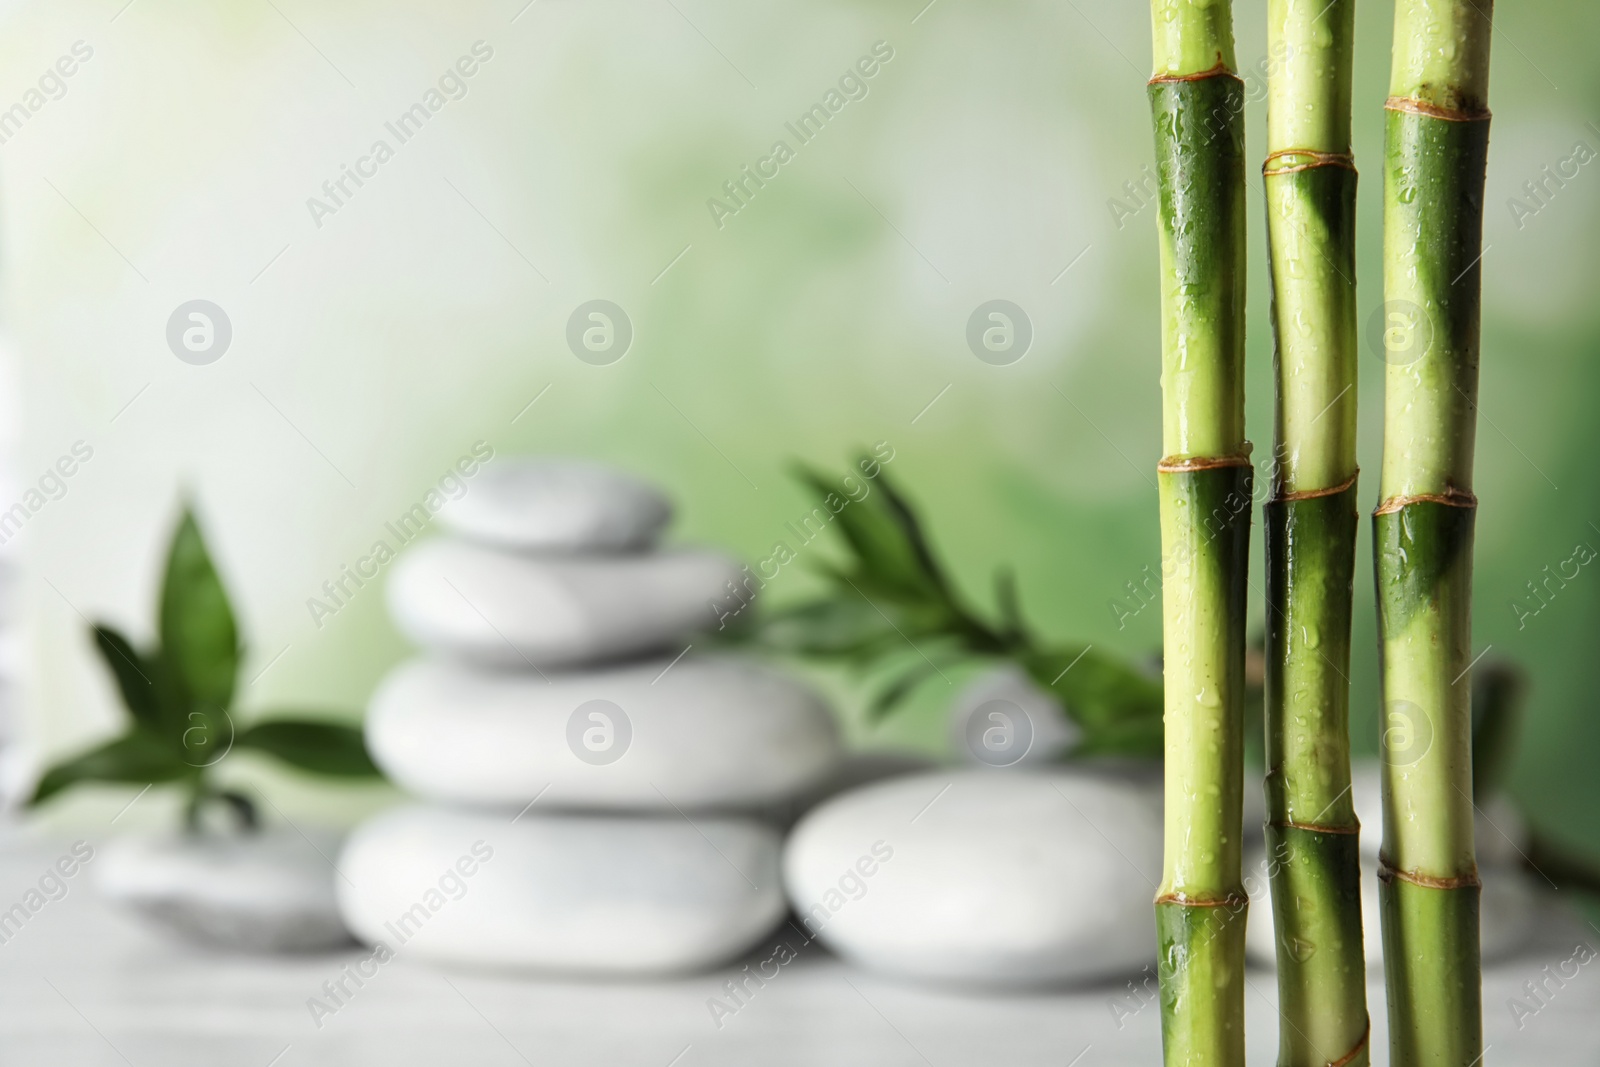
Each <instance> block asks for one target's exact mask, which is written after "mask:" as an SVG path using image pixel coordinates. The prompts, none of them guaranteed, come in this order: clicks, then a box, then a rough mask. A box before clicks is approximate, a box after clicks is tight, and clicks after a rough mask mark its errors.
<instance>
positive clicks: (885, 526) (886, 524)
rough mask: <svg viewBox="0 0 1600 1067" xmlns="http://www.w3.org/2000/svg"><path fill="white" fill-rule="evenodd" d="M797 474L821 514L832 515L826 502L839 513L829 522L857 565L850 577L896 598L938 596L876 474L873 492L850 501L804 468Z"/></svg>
mask: <svg viewBox="0 0 1600 1067" xmlns="http://www.w3.org/2000/svg"><path fill="white" fill-rule="evenodd" d="M797 473H798V476H799V478H800V479H801V480H802V481H804V482H805V483H806V484H807V485H809V486H810V487H811V488H812V490H813V491H814V492H815V493H816V494H817V497H818V499H819V500H820V501H822V507H823V508H824V509H826V510H828V511H829V512H830V513H832V512H833V507H830V502H832V503H833V504H834V505H836V506H838V507H839V509H838V511H837V513H836V514H834V522H835V523H836V524H837V526H838V527H839V532H840V534H841V535H842V536H843V537H844V540H845V543H846V544H847V545H848V547H849V548H850V550H851V552H852V553H853V555H854V556H855V559H856V561H857V563H858V566H857V567H856V568H852V570H853V571H854V572H855V573H857V574H859V575H861V576H863V577H867V576H870V578H871V579H872V581H873V582H874V584H876V585H878V586H879V587H881V588H882V589H884V590H886V591H892V592H893V594H894V595H895V596H896V597H897V598H909V599H927V598H929V597H934V596H937V595H938V588H937V583H936V582H935V581H934V580H933V579H932V576H931V575H930V573H929V572H928V571H927V570H926V569H925V568H924V566H923V562H922V559H921V558H920V556H919V554H918V551H917V545H916V543H915V541H914V540H913V538H912V537H910V536H908V534H907V530H906V527H905V525H904V524H903V522H902V521H901V519H900V517H899V516H898V515H897V513H896V512H895V511H894V510H893V508H892V506H891V505H890V503H889V499H890V498H889V495H888V494H887V493H886V492H884V483H883V475H882V474H880V475H879V476H878V481H879V486H878V488H877V489H876V490H874V491H872V492H870V493H868V494H867V495H866V496H864V497H862V498H860V499H859V500H855V499H851V498H849V497H846V496H845V495H843V494H842V493H841V492H840V490H839V489H837V488H836V487H834V486H833V485H832V484H831V483H830V482H829V480H828V479H827V477H826V476H825V475H823V474H821V473H820V472H818V471H816V470H813V469H812V468H810V467H805V466H800V467H799V468H798V471H797ZM840 573H846V572H840Z"/></svg>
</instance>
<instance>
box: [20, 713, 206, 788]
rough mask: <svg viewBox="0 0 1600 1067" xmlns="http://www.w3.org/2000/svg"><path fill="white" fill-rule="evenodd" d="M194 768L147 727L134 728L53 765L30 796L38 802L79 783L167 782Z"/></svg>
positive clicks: (191, 771) (184, 776)
mask: <svg viewBox="0 0 1600 1067" xmlns="http://www.w3.org/2000/svg"><path fill="white" fill-rule="evenodd" d="M194 773H195V769H194V768H193V767H190V766H189V765H187V764H185V763H184V762H183V761H182V760H181V759H179V757H178V755H177V753H176V752H175V751H174V750H173V749H172V747H171V746H170V745H168V744H166V743H165V742H163V741H162V739H161V738H159V737H157V736H155V735H154V734H152V733H150V732H149V731H147V730H143V729H138V728H135V729H133V730H130V731H129V732H128V733H125V734H123V735H122V736H121V737H118V738H115V739H113V740H111V741H107V742H106V743H105V744H102V745H99V746H98V747H96V748H92V749H90V750H89V751H87V752H84V753H82V754H80V755H77V756H74V757H72V758H71V759H68V760H64V761H62V762H61V763H58V764H56V765H55V766H54V767H51V768H50V769H49V770H48V771H46V772H45V775H44V777H42V778H40V779H39V784H38V786H37V787H36V788H35V789H34V791H33V796H32V797H31V798H29V800H28V803H29V804H30V805H33V804H39V803H41V802H43V801H45V800H48V799H49V798H50V797H52V796H54V795H55V794H57V793H59V792H61V791H62V790H63V789H66V788H67V787H68V786H71V785H76V784H78V783H79V782H140V783H146V784H148V783H153V782H170V781H173V780H175V779H178V778H186V777H188V776H190V775H192V774H194Z"/></svg>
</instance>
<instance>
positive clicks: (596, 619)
mask: <svg viewBox="0 0 1600 1067" xmlns="http://www.w3.org/2000/svg"><path fill="white" fill-rule="evenodd" d="M739 574H740V569H739V566H738V564H736V563H735V562H734V561H733V559H732V558H730V557H729V556H727V555H726V554H724V553H722V552H716V551H712V550H709V549H671V550H668V551H663V552H660V553H656V554H653V555H646V556H529V555H519V554H517V553H515V552H508V551H502V550H498V549H493V548H486V547H483V546H481V545H474V544H469V543H467V542H463V541H456V540H451V539H442V540H435V541H429V542H425V543H423V544H420V545H418V546H417V547H415V548H413V549H411V550H409V551H408V552H406V553H405V554H404V555H402V556H401V557H400V559H399V560H398V561H397V562H396V563H395V565H394V572H393V574H392V575H391V576H390V579H389V610H390V614H391V615H392V616H393V618H394V621H395V625H397V626H398V627H399V628H400V630H401V632H403V633H404V634H405V635H406V636H407V637H409V638H411V640H413V641H415V642H416V643H417V644H419V645H422V646H423V647H424V648H428V649H432V650H435V651H438V652H444V653H447V654H450V655H454V656H457V657H459V658H462V659H466V660H470V661H472V662H475V663H481V664H485V665H488V666H500V667H507V668H512V669H517V670H524V671H536V670H547V669H550V668H556V667H562V666H571V665H573V664H578V663H590V662H597V661H604V660H612V659H619V658H622V657H624V656H634V655H640V654H644V653H652V652H659V651H663V650H666V649H672V650H673V651H674V652H676V651H679V650H681V649H682V648H683V647H685V646H686V645H687V644H688V643H689V642H690V641H692V640H693V638H694V635H695V634H697V633H699V632H700V631H702V630H706V629H709V628H712V627H714V626H716V625H717V623H718V617H719V616H718V605H719V604H722V602H723V601H727V600H730V598H731V597H732V594H731V593H730V592H729V591H728V583H729V582H732V581H734V580H735V579H737V578H738V577H739ZM724 610H725V608H724Z"/></svg>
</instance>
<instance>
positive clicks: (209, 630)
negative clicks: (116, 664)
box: [160, 508, 240, 708]
mask: <svg viewBox="0 0 1600 1067" xmlns="http://www.w3.org/2000/svg"><path fill="white" fill-rule="evenodd" d="M160 629H161V658H162V660H163V661H164V662H165V663H166V664H167V666H168V667H169V668H170V669H171V670H172V672H173V675H174V676H175V677H176V678H177V679H178V681H180V682H181V683H182V685H183V688H184V690H185V691H186V692H187V693H188V694H189V695H190V696H191V697H193V698H194V699H195V700H196V701H197V702H199V703H202V704H207V705H212V706H215V707H219V708H226V707H228V706H229V705H230V704H231V703H232V702H233V686H234V679H235V678H236V677H237V675H238V673H239V658H240V654H239V632H238V628H237V626H236V624H235V622H234V618H233V609H232V608H231V607H230V606H229V605H228V594H227V591H226V590H225V589H223V587H222V579H221V578H219V577H218V575H217V570H216V567H215V566H213V565H212V562H211V555H210V553H209V552H207V551H206V545H205V540H204V539H203V538H202V537H201V535H200V527H199V525H198V524H197V523H196V522H195V518H194V513H193V512H192V511H190V510H188V509H187V508H186V509H185V510H184V513H183V518H182V519H181V520H179V522H178V528H177V530H175V531H174V532H173V535H172V547H171V549H170V550H169V551H168V554H167V572H166V575H165V577H164V579H163V581H162V585H161V611H160Z"/></svg>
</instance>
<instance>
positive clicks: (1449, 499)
mask: <svg viewBox="0 0 1600 1067" xmlns="http://www.w3.org/2000/svg"><path fill="white" fill-rule="evenodd" d="M1412 504H1443V505H1445V506H1446V507H1452V508H1475V507H1477V506H1478V498H1477V497H1475V496H1473V495H1472V494H1471V493H1469V492H1467V491H1466V490H1464V489H1457V488H1455V487H1454V486H1451V487H1450V489H1448V490H1447V491H1445V492H1443V493H1417V494H1415V495H1413V496H1392V497H1390V498H1389V499H1388V500H1385V501H1383V502H1382V503H1381V504H1379V505H1378V506H1377V508H1376V509H1375V510H1374V511H1373V512H1372V513H1373V514H1374V515H1387V514H1389V513H1390V512H1393V511H1400V510H1402V509H1404V508H1407V507H1410V506H1411V505H1412Z"/></svg>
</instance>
